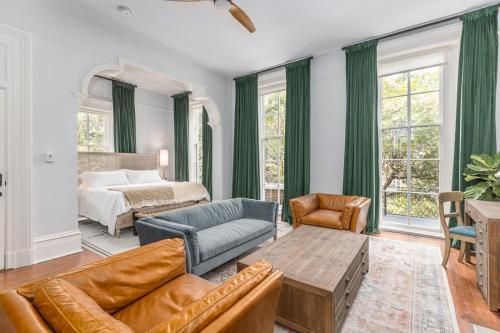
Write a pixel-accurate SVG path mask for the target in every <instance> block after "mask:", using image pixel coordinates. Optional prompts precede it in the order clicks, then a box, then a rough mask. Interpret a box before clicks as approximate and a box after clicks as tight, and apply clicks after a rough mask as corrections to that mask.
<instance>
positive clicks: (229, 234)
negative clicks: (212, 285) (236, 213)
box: [199, 219, 273, 261]
mask: <svg viewBox="0 0 500 333" xmlns="http://www.w3.org/2000/svg"><path fill="white" fill-rule="evenodd" d="M272 229H273V224H271V223H269V222H266V221H263V220H254V219H239V220H236V221H232V222H228V223H224V224H220V225H218V226H215V227H212V228H209V229H205V230H202V231H199V236H200V237H199V247H200V259H201V260H202V261H205V260H207V259H210V258H212V257H215V256H216V255H218V254H221V253H223V252H226V251H229V250H230V249H232V248H235V247H237V246H239V245H241V244H244V243H246V242H247V241H249V240H252V239H254V238H257V237H259V236H261V235H264V234H265V233H266V232H269V231H271V230H272Z"/></svg>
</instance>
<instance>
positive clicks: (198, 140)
mask: <svg viewBox="0 0 500 333" xmlns="http://www.w3.org/2000/svg"><path fill="white" fill-rule="evenodd" d="M189 124H190V125H189V127H190V130H189V138H190V141H191V149H190V153H189V156H190V160H191V162H190V168H189V169H190V179H191V181H193V182H197V183H201V181H202V165H203V137H202V135H203V133H202V128H203V107H202V106H201V105H193V106H191V110H190V121H189Z"/></svg>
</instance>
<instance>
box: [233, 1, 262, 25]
mask: <svg viewBox="0 0 500 333" xmlns="http://www.w3.org/2000/svg"><path fill="white" fill-rule="evenodd" d="M230 2H231V8H229V12H230V13H231V15H233V17H234V18H235V19H236V20H237V21H238V22H240V23H241V24H242V25H243V26H244V27H245V28H247V30H248V31H250V32H251V33H253V32H255V30H256V29H255V26H254V25H253V23H252V20H250V18H249V17H248V15H247V14H245V12H244V11H243V10H242V9H241V8H240V7H238V6H236V5H235V4H234V3H233V2H232V1H230Z"/></svg>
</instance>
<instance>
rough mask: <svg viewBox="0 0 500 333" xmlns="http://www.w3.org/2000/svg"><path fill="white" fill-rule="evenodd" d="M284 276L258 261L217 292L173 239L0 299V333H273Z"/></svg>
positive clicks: (54, 277) (50, 278) (53, 278)
mask: <svg viewBox="0 0 500 333" xmlns="http://www.w3.org/2000/svg"><path fill="white" fill-rule="evenodd" d="M282 278H283V274H282V273H281V272H279V271H275V272H272V266H271V265H270V264H269V263H267V262H265V261H260V262H257V263H255V264H253V265H252V266H250V267H248V268H247V269H245V270H243V271H242V272H240V273H239V274H238V275H236V276H235V277H233V278H231V279H229V280H228V281H226V282H225V283H223V284H222V285H220V286H217V285H214V284H212V283H210V282H208V281H206V280H204V279H202V278H200V277H197V276H195V275H191V274H186V262H185V252H184V244H183V241H182V240H180V239H169V240H164V241H160V242H157V243H153V244H150V245H147V246H144V247H141V248H138V249H134V250H131V251H128V252H125V253H122V254H119V255H115V256H112V257H110V258H106V259H103V260H100V261H98V262H96V263H92V264H90V265H86V266H83V267H80V268H77V269H74V270H70V271H66V272H63V273H60V274H57V275H55V276H51V277H46V278H43V279H41V280H38V281H35V282H32V283H30V284H27V285H24V286H21V287H20V288H18V289H16V290H9V291H6V292H3V293H1V294H0V332H4V333H8V332H100V333H108V332H117V333H118V332H120V333H121V332H124V333H127V332H148V333H157V332H165V333H167V332H172V333H173V332H183V333H187V332H243V333H247V332H248V333H250V332H273V331H274V320H275V317H276V308H277V302H278V297H279V292H280V288H281V281H282Z"/></svg>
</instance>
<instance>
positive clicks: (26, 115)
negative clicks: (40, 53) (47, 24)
mask: <svg viewBox="0 0 500 333" xmlns="http://www.w3.org/2000/svg"><path fill="white" fill-rule="evenodd" d="M0 45H1V46H3V47H4V49H5V50H6V51H5V54H4V56H5V58H6V59H7V66H6V68H5V73H6V77H5V78H0V81H3V85H4V86H5V90H6V99H7V106H6V122H5V125H6V126H5V127H6V133H5V139H6V140H5V141H6V143H7V144H6V146H5V175H4V179H5V181H6V186H5V187H4V191H5V225H4V226H0V237H5V239H4V240H5V247H4V248H2V249H0V255H2V252H4V253H3V255H4V258H5V268H15V267H19V266H26V265H30V264H32V263H33V228H32V221H33V200H32V189H33V144H32V137H33V134H32V133H33V129H32V124H33V111H32V109H33V103H32V96H33V95H32V77H33V75H32V68H33V66H32V36H31V34H30V33H28V32H25V31H21V30H18V29H16V28H13V27H10V26H7V25H4V24H1V23H0ZM13 111H14V112H13Z"/></svg>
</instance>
